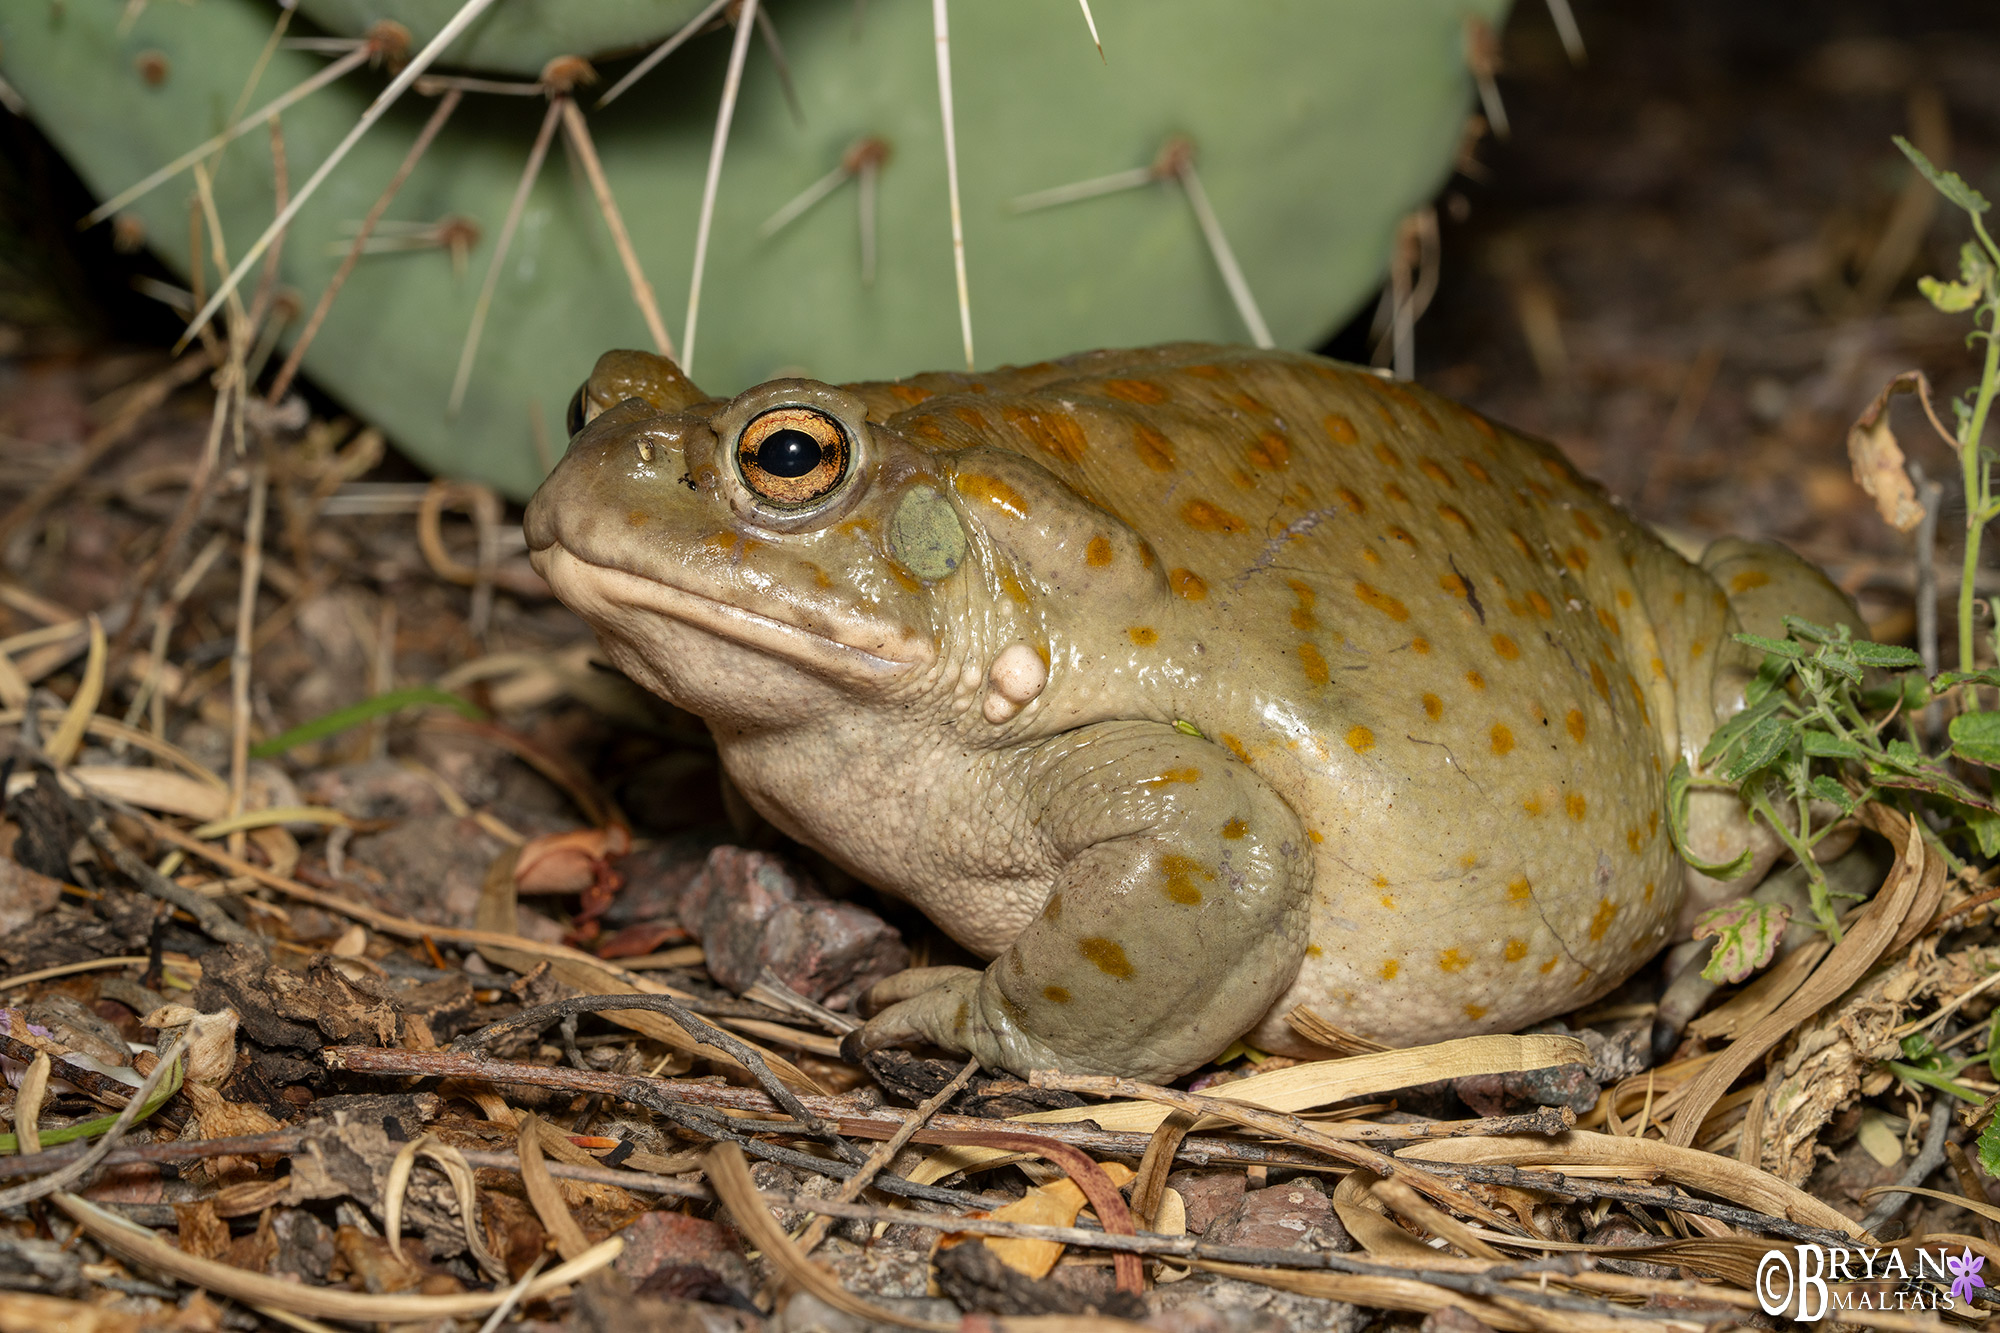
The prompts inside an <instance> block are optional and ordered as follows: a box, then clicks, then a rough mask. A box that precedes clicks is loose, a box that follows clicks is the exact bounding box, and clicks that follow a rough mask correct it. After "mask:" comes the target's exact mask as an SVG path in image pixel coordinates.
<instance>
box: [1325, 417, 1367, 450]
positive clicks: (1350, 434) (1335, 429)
mask: <svg viewBox="0 0 2000 1333" xmlns="http://www.w3.org/2000/svg"><path fill="white" fill-rule="evenodd" d="M1319 424H1320V428H1321V429H1322V430H1324V431H1325V432H1326V437H1327V438H1328V439H1329V440H1332V441H1333V442H1334V443H1335V444H1355V443H1358V442H1359V441H1360V439H1361V436H1360V435H1359V434H1358V433H1357V432H1356V431H1355V429H1354V423H1353V422H1352V421H1349V420H1348V419H1347V418H1346V417H1344V416H1342V415H1340V413H1338V412H1329V413H1328V414H1327V415H1326V416H1325V418H1324V419H1322V420H1321V421H1320V423H1319Z"/></svg>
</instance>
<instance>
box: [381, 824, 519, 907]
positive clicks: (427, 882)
mask: <svg viewBox="0 0 2000 1333" xmlns="http://www.w3.org/2000/svg"><path fill="white" fill-rule="evenodd" d="M503 850H505V848H504V847H503V845H502V844H501V842H500V840H499V839H498V838H496V837H494V836H493V835H492V834H491V833H488V832H487V831H486V830H485V829H484V828H483V827H481V826H480V824H479V821H477V820H475V819H471V818H464V819H461V818H460V817H458V816H457V815H452V814H436V815H425V816H420V817H418V818H415V819H406V820H404V821H403V822H402V823H400V824H398V825H396V826H395V827H394V828H392V829H386V830H384V831H383V832H381V833H368V834H363V835H361V836H360V837H357V838H355V839H354V840H353V841H352V842H350V843H349V844H348V848H347V855H348V859H349V860H350V861H353V862H356V863H358V864H359V865H362V866H366V867H367V868H368V869H370V870H372V871H374V872H375V873H376V874H378V875H380V876H381V877H382V883H381V884H380V885H379V886H377V887H376V892H377V893H379V894H380V895H381V896H382V899H383V901H384V904H385V905H386V906H387V907H388V908H389V909H390V910H391V911H395V912H399V913H401V914H402V915H404V916H410V917H415V918H416V919H417V920H419V921H429V922H433V923H435V924H437V925H441V926H451V927H454V928H457V929H467V928H470V927H471V926H472V925H473V923H474V918H475V916H476V914H477V912H478V909H479V897H480V892H481V890H482V888H483V886H484V885H485V882H486V871H487V868H488V867H489V866H491V865H492V864H493V858H495V857H496V856H498V855H499V854H500V853H501V852H502V851H503Z"/></svg>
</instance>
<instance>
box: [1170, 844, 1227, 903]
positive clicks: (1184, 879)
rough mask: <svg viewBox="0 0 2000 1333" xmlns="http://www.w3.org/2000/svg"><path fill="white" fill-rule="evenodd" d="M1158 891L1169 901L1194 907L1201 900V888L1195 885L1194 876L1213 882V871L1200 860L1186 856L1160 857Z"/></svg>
mask: <svg viewBox="0 0 2000 1333" xmlns="http://www.w3.org/2000/svg"><path fill="white" fill-rule="evenodd" d="M1160 874H1161V875H1162V877H1163V878H1162V880H1161V883H1160V892H1161V893H1164V894H1166V895H1167V898H1168V900H1169V901H1171V902H1176V903H1179V904H1180V905H1181V906H1183V907H1194V906H1197V905H1199V904H1200V902H1201V890H1200V889H1199V888H1197V887H1196V885H1195V882H1194V881H1195V876H1197V875H1199V876H1201V878H1203V879H1204V880H1207V881H1209V882H1210V883H1213V882H1214V881H1215V872H1214V871H1212V870H1210V869H1208V868H1207V867H1206V866H1204V865H1202V864H1201V862H1199V861H1196V860H1194V859H1192V858H1191V857H1186V856H1163V857H1161V858H1160Z"/></svg>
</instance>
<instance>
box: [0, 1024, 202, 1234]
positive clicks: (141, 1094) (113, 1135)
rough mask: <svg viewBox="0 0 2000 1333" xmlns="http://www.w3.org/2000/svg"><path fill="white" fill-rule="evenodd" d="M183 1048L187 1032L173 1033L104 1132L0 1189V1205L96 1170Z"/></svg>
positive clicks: (13, 1204)
mask: <svg viewBox="0 0 2000 1333" xmlns="http://www.w3.org/2000/svg"><path fill="white" fill-rule="evenodd" d="M186 1050H187V1036H186V1034H185V1033H183V1034H182V1035H181V1036H179V1037H176V1038H175V1039H174V1044H173V1045H172V1046H171V1047H169V1048H168V1049H167V1051H166V1052H165V1053H164V1054H162V1055H161V1056H160V1059H159V1063H157V1064H155V1065H154V1066H153V1072H152V1073H150V1074H148V1075H146V1081H145V1082H143V1083H141V1084H140V1085H139V1087H138V1090H137V1091H135V1092H134V1093H133V1094H132V1097H131V1100H130V1101H128V1102H126V1103H125V1109H124V1110H122V1111H120V1112H119V1113H118V1118H117V1119H116V1120H114V1121H112V1122H111V1128H110V1129H107V1130H105V1131H104V1136H103V1137H102V1138H100V1139H98V1140H97V1142H95V1143H93V1144H91V1145H90V1151H88V1152H86V1153H84V1154H83V1155H82V1156H80V1157H78V1158H77V1159H76V1160H75V1161H73V1162H70V1163H69V1164H68V1165H66V1166H64V1167H62V1168H60V1169H59V1170H56V1171H53V1172H51V1173H50V1174H48V1175H46V1176H43V1177H42V1178H41V1179H39V1180H34V1181H30V1182H29V1183H27V1184H25V1185H16V1186H14V1187H13V1188H12V1189H6V1190H0V1209H7V1208H19V1207H21V1206H22V1205H23V1204H27V1203H32V1202H34V1201H35V1200H36V1199H45V1198H47V1197H48V1196H49V1195H51V1194H54V1193H55V1192H56V1191H57V1190H63V1189H68V1188H69V1187H70V1186H71V1185H72V1184H74V1183H75V1182H77V1181H79V1180H82V1179H83V1178H84V1177H86V1176H88V1175H89V1174H90V1173H91V1172H92V1171H94V1170H96V1169H97V1165H98V1163H100V1162H102V1161H103V1160H104V1159H105V1158H106V1157H109V1156H110V1155H111V1151H112V1149H114V1148H116V1147H117V1146H118V1141H119V1140H120V1139H122V1138H124V1137H125V1132H126V1131H127V1130H129V1129H131V1128H132V1123H133V1122H134V1121H135V1120H137V1119H138V1118H139V1112H140V1111H141V1110H142V1109H143V1108H144V1107H145V1105H146V1101H147V1099H148V1098H150V1097H151V1096H152V1095H153V1093H154V1092H155V1091H157V1090H158V1088H159V1086H160V1083H161V1082H162V1081H163V1080H164V1079H165V1078H166V1077H167V1075H168V1074H169V1073H171V1072H173V1068H174V1064H175V1062H177V1061H178V1060H179V1059H180V1058H181V1056H182V1054H183V1053H184V1052H185V1051H186ZM36 1155H37V1156H39V1155H40V1154H36Z"/></svg>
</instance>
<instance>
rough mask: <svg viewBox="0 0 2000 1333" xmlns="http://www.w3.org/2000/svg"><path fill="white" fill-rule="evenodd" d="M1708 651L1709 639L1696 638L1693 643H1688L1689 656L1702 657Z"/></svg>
mask: <svg viewBox="0 0 2000 1333" xmlns="http://www.w3.org/2000/svg"><path fill="white" fill-rule="evenodd" d="M1707 651H1708V640H1707V639H1696V640H1695V641H1694V642H1693V643H1691V644H1689V645H1688V656H1689V657H1700V656H1701V655H1702V654H1703V653H1705V652H1707Z"/></svg>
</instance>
